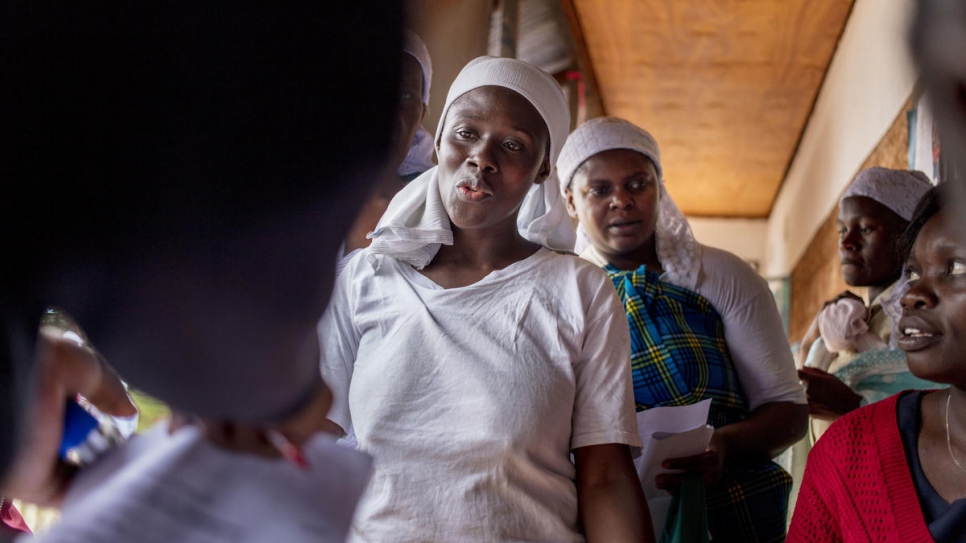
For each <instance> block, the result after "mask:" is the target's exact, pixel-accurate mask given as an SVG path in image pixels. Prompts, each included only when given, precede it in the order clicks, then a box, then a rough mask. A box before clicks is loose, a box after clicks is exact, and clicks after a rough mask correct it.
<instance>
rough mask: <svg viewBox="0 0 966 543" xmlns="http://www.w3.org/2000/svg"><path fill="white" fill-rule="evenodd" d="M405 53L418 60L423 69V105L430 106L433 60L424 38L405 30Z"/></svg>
mask: <svg viewBox="0 0 966 543" xmlns="http://www.w3.org/2000/svg"><path fill="white" fill-rule="evenodd" d="M403 52H405V53H407V54H409V55H410V56H412V57H413V58H415V59H416V62H418V63H419V67H420V68H422V69H423V104H426V105H427V106H428V105H429V87H430V85H431V84H432V82H433V59H432V58H431V57H430V56H429V49H427V48H426V44H425V43H424V42H423V40H422V38H420V37H419V36H417V35H416V33H415V32H413V31H412V30H409V29H408V28H407V29H405V30H403Z"/></svg>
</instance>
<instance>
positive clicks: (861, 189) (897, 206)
mask: <svg viewBox="0 0 966 543" xmlns="http://www.w3.org/2000/svg"><path fill="white" fill-rule="evenodd" d="M930 188H932V183H931V182H930V181H929V178H928V177H926V174H924V173H922V172H920V171H915V170H891V169H889V168H880V167H878V166H875V167H872V168H868V169H865V170H862V171H861V172H859V175H856V176H855V179H854V180H853V181H852V184H850V185H849V188H847V189H845V193H843V194H842V198H840V199H839V207H841V206H842V202H843V201H845V199H846V198H850V197H852V196H865V197H866V198H872V199H873V200H875V201H876V202H879V203H880V204H882V205H884V206H886V207H888V208H889V209H891V210H892V211H894V212H895V214H896V215H899V216H900V217H902V218H903V220H905V221H907V222H908V221H909V220H910V219H912V213H913V211H915V210H916V204H918V203H919V200H920V199H922V197H923V195H924V194H926V191H928V190H929V189H930Z"/></svg>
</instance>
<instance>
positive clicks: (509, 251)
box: [421, 220, 540, 288]
mask: <svg viewBox="0 0 966 543" xmlns="http://www.w3.org/2000/svg"><path fill="white" fill-rule="evenodd" d="M452 228H453V244H452V245H443V246H441V247H440V248H439V251H438V252H437V253H436V256H434V257H433V261H432V262H430V263H429V264H428V265H427V266H426V267H425V268H423V269H422V270H421V273H422V274H423V275H425V276H426V277H428V278H430V279H432V280H433V281H434V282H435V283H436V284H438V285H439V286H441V287H443V288H456V287H463V286H467V285H472V284H473V283H476V282H477V281H479V280H481V279H483V278H484V277H486V276H487V275H488V274H489V273H490V272H492V271H494V270H502V269H503V268H506V267H507V266H509V265H511V264H513V263H514V262H519V261H521V260H524V259H526V258H528V257H530V256H531V255H533V254H534V253H535V252H536V251H537V250H538V249H540V246H539V245H537V244H536V243H532V242H530V241H528V240H526V239H524V238H523V236H521V235H520V233H519V232H518V231H517V229H516V221H515V220H514V221H513V224H512V228H487V229H479V230H477V229H473V230H463V229H460V228H459V227H457V226H455V225H453V227H452Z"/></svg>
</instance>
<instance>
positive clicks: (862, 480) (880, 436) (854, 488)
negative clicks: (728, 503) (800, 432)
mask: <svg viewBox="0 0 966 543" xmlns="http://www.w3.org/2000/svg"><path fill="white" fill-rule="evenodd" d="M898 397H899V396H898V395H895V396H892V397H890V398H888V399H885V400H882V401H880V402H876V403H874V404H871V405H868V406H866V407H863V408H861V409H858V410H856V411H853V412H852V413H849V414H848V415H845V416H844V417H842V418H841V419H839V420H838V421H837V422H836V423H835V424H833V425H832V427H831V428H830V429H829V431H828V432H826V433H825V435H823V436H822V438H821V439H820V440H819V441H818V443H816V444H815V447H813V448H812V450H811V452H810V453H809V455H808V464H807V465H806V468H805V478H804V480H803V482H802V489H801V492H800V494H799V497H798V503H797V505H796V507H795V514H794V516H793V517H792V524H791V527H790V528H789V531H788V543H826V542H828V543H833V542H834V543H849V542H853V541H854V542H860V541H861V542H863V543H865V542H875V543H892V542H895V543H920V542H922V543H927V542H928V543H932V542H933V539H932V537H931V536H930V535H929V530H928V528H927V526H926V521H925V518H924V517H923V514H922V509H921V507H920V505H919V499H918V498H917V496H916V489H915V486H913V480H912V474H911V472H910V471H909V466H908V465H907V464H906V456H905V452H904V451H903V448H902V438H901V436H900V434H899V425H898V422H897V419H896V403H897V400H898Z"/></svg>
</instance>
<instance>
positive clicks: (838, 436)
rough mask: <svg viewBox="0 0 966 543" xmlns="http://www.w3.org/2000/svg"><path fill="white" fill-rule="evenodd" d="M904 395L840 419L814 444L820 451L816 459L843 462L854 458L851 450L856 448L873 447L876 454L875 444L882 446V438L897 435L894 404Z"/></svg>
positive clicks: (853, 412)
mask: <svg viewBox="0 0 966 543" xmlns="http://www.w3.org/2000/svg"><path fill="white" fill-rule="evenodd" d="M903 394H904V393H899V394H895V395H893V396H890V397H888V398H886V399H884V400H882V401H878V402H875V403H871V404H869V405H866V406H863V407H860V408H859V409H856V410H855V411H852V412H850V413H848V414H846V415H843V416H842V417H840V418H839V419H838V420H837V421H835V423H833V424H832V426H831V427H830V428H829V429H828V431H826V432H825V433H824V434H822V437H821V439H819V440H818V442H817V443H816V444H815V449H817V450H820V451H823V454H820V455H819V456H826V455H829V456H832V457H836V458H841V459H845V458H851V457H853V456H854V455H853V454H852V451H853V450H855V449H856V448H866V447H872V448H873V449H876V451H878V448H877V445H876V444H877V443H881V438H882V436H883V435H885V434H887V435H892V434H893V433H895V435H896V436H898V433H897V428H898V426H897V425H898V422H897V418H896V404H897V403H898V401H899V398H900V397H901V396H902V395H903ZM894 431H896V432H894ZM870 451H871V449H870ZM878 452H881V451H878Z"/></svg>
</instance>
